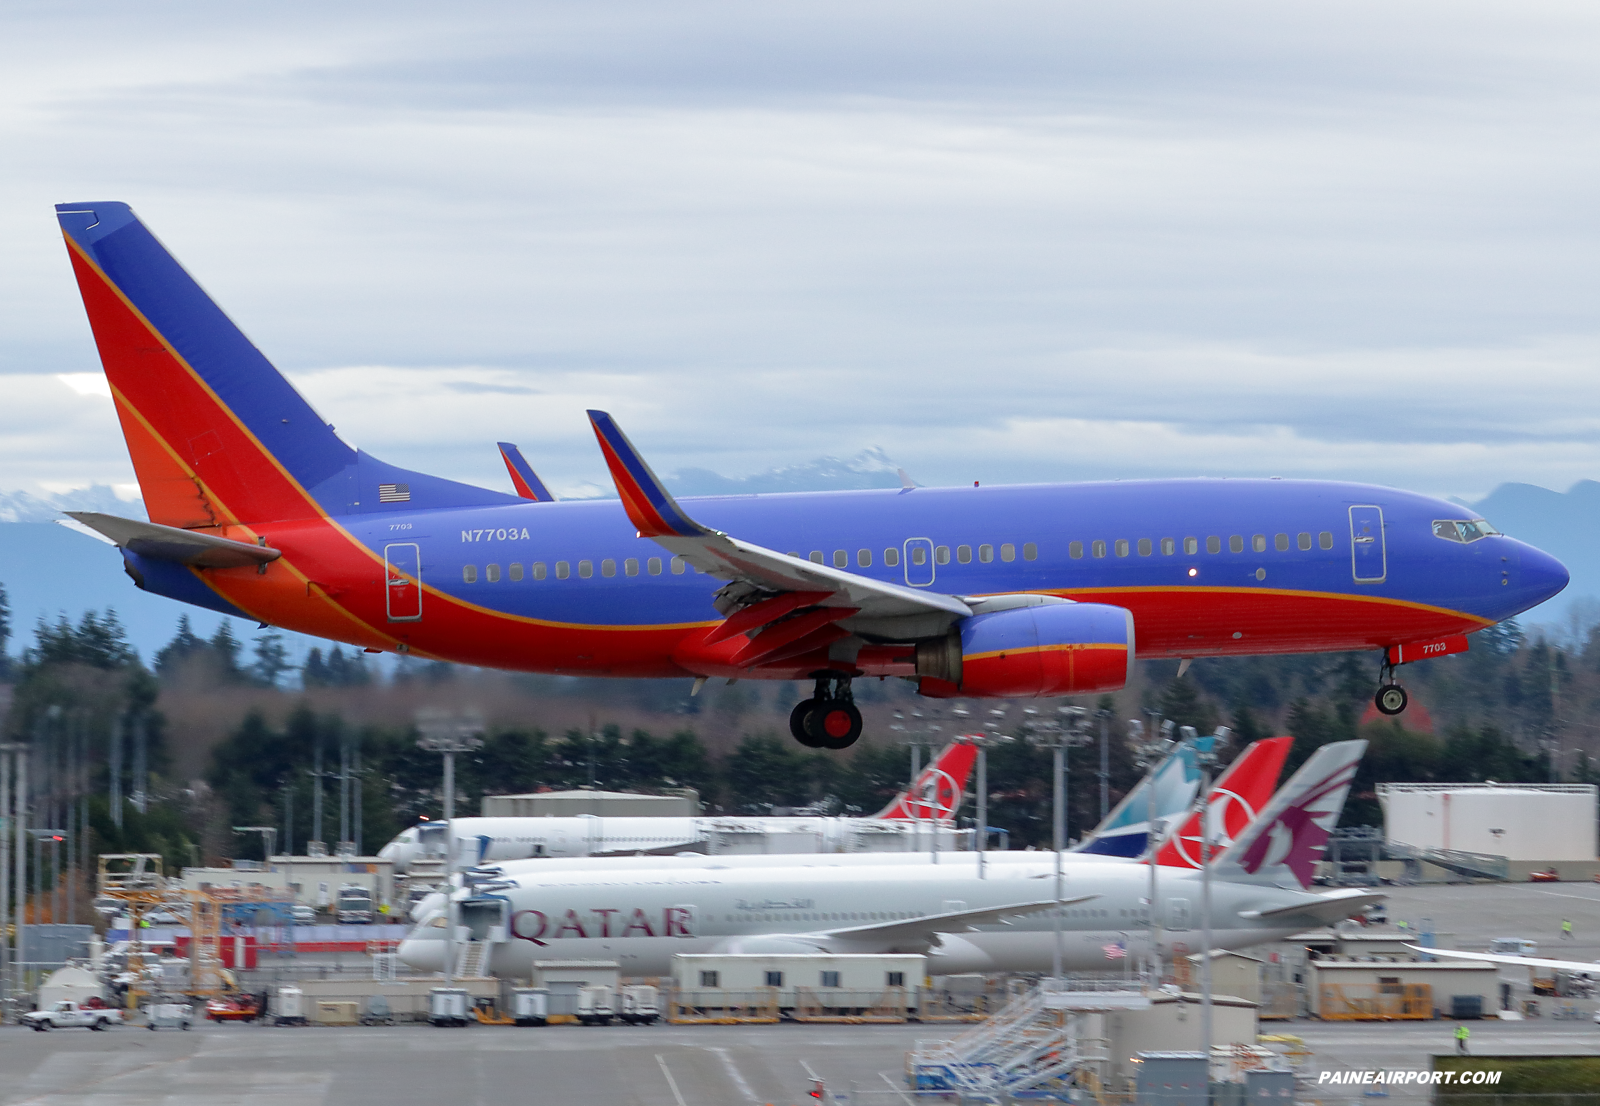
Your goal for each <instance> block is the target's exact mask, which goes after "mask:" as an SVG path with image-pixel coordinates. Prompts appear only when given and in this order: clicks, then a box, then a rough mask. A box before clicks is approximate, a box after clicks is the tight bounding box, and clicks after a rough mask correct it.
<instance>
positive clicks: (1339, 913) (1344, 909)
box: [1239, 887, 1388, 926]
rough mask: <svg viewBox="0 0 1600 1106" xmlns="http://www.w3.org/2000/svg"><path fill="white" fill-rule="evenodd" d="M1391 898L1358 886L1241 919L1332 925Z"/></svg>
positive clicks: (1243, 915)
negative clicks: (1362, 889)
mask: <svg viewBox="0 0 1600 1106" xmlns="http://www.w3.org/2000/svg"><path fill="white" fill-rule="evenodd" d="M1386 898H1388V896H1387V895H1385V894H1383V893H1382V892H1381V891H1361V890H1358V889H1357V888H1354V887H1346V888H1342V889H1341V890H1338V891H1329V892H1328V893H1327V894H1325V895H1315V896H1312V897H1309V898H1307V899H1305V900H1304V901H1302V902H1297V903H1290V904H1289V905H1288V906H1275V907H1272V908H1271V909H1269V910H1241V911H1239V917H1241V918H1245V919H1248V920H1250V921H1269V922H1284V923H1292V924H1304V925H1307V926H1312V925H1330V924H1332V923H1334V922H1338V921H1342V920H1343V919H1345V918H1349V917H1352V916H1353V915H1356V914H1359V913H1360V912H1361V911H1363V910H1365V909H1366V908H1367V907H1369V906H1372V905H1373V904H1375V903H1380V902H1383V901H1384V899H1386Z"/></svg>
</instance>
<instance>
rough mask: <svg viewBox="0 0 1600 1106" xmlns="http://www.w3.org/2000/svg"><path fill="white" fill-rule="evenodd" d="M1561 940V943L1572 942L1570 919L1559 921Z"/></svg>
mask: <svg viewBox="0 0 1600 1106" xmlns="http://www.w3.org/2000/svg"><path fill="white" fill-rule="evenodd" d="M1561 939H1562V940H1563V941H1570V940H1572V919H1571V918H1562V919H1561Z"/></svg>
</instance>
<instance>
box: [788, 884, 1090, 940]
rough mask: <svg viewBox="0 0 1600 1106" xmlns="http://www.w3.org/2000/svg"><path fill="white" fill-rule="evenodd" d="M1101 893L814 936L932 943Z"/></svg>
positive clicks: (835, 931)
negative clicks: (949, 936)
mask: <svg viewBox="0 0 1600 1106" xmlns="http://www.w3.org/2000/svg"><path fill="white" fill-rule="evenodd" d="M1099 897H1100V896H1099V895H1078V896H1076V897H1074V898H1070V899H1062V900H1061V901H1060V902H1059V903H1058V902H1057V901H1056V900H1055V899H1040V900H1036V901H1034V902H1018V903H1010V904H1009V905H1006V906H986V907H984V908H982V909H981V910H952V911H949V912H948V913H944V914H923V915H922V916H921V917H917V918H901V919H899V920H897V921H893V922H874V923H872V924H871V925H864V926H851V927H849V928H848V929H829V930H824V931H823V932H822V933H820V934H813V935H812V936H821V937H828V938H832V939H838V940H844V941H851V940H867V941H886V942H910V941H924V942H928V943H930V944H931V943H932V942H934V941H936V940H938V938H939V935H940V934H941V933H962V932H964V931H966V930H971V929H976V928H978V927H979V926H982V925H995V924H997V923H1000V922H1004V921H1006V920H1007V919H1008V918H1017V917H1021V916H1022V915H1024V914H1037V913H1039V912H1040V911H1041V910H1050V909H1051V908H1053V907H1055V906H1058V905H1059V906H1073V905H1075V904H1077V903H1080V902H1088V901H1089V900H1090V899H1098V898H1099Z"/></svg>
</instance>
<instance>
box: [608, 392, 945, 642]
mask: <svg viewBox="0 0 1600 1106" xmlns="http://www.w3.org/2000/svg"><path fill="white" fill-rule="evenodd" d="M589 420H590V422H591V423H593V425H594V432H595V437H597V438H598V439H599V441H600V450H601V452H602V453H603V454H605V459H606V465H607V467H608V468H609V469H610V470H611V477H612V479H613V480H614V481H615V482H616V485H617V493H618V495H620V496H621V497H622V505H623V508H624V509H625V510H626V511H627V512H628V518H629V520H630V521H631V522H632V523H633V525H634V526H635V527H636V528H637V529H638V531H639V536H640V537H641V538H650V539H651V540H652V541H654V542H656V544H658V545H660V546H661V547H663V548H664V549H666V550H668V551H669V552H671V553H672V554H674V555H675V556H678V557H681V558H683V559H684V560H685V561H687V562H688V563H689V564H691V565H693V566H694V567H695V568H697V569H699V570H700V571H701V572H703V573H705V574H706V575H708V576H712V577H715V578H716V579H719V580H726V581H727V585H726V586H725V587H723V588H722V589H721V590H720V591H718V592H717V596H716V600H715V602H716V606H717V609H718V610H719V611H721V612H722V613H723V614H724V615H726V616H728V617H727V619H726V621H724V622H723V623H722V624H721V625H719V626H716V627H713V628H712V629H711V630H710V631H709V632H708V633H707V635H706V637H705V638H704V639H703V640H702V642H701V643H700V645H701V647H702V648H704V649H706V650H712V649H714V648H716V647H719V646H720V648H719V649H716V651H717V653H718V655H719V658H720V659H721V661H722V663H726V664H731V665H735V666H741V665H743V666H753V665H756V664H761V663H767V662H772V661H776V660H778V659H781V658H783V657H788V656H793V655H795V654H797V653H799V652H802V651H806V650H808V649H814V648H820V647H821V646H822V645H824V644H829V643H831V642H833V641H837V640H840V639H841V638H844V637H848V636H850V634H851V633H853V632H856V631H858V630H864V629H866V628H867V627H868V626H870V627H871V632H872V633H873V634H874V636H877V637H879V638H881V639H883V640H896V641H912V640H917V639H922V638H931V637H937V636H939V635H941V634H943V633H944V632H945V631H946V630H948V629H949V628H950V626H951V625H952V624H953V623H954V622H955V621H956V620H957V619H962V618H966V617H967V616H969V615H971V614H972V613H973V612H974V608H973V606H972V605H971V604H969V603H967V602H964V601H963V600H961V599H958V598H956V597H954V596H950V595H940V594H938V593H936V592H926V591H919V590H917V589H916V588H908V587H905V586H903V585H900V584H891V583H887V582H885V581H882V580H874V579H871V578H869V577H866V576H859V575H857V574H856V573H853V572H846V571H845V570H843V569H839V568H833V567H831V566H829V565H822V564H817V563H815V562H813V561H808V560H802V559H801V558H799V557H791V556H789V555H788V554H786V553H779V552H776V551H774V550H771V549H765V548H763V547H761V546H759V545H753V544H751V543H750V542H746V541H741V540H739V539H738V538H735V537H731V536H729V535H727V534H724V533H722V532H721V531H718V530H712V529H709V528H708V527H705V526H702V525H700V524H699V523H698V522H695V521H694V520H693V519H691V518H690V517H689V516H688V514H686V513H685V512H684V510H683V509H682V508H681V507H679V506H678V504H677V502H676V501H675V500H674V499H673V498H672V496H671V494H670V493H668V491H667V489H666V488H665V487H664V486H663V485H662V483H661V481H660V480H659V479H657V477H656V475H655V473H654V472H652V471H651V470H650V466H649V465H648V464H646V463H645V460H644V458H643V457H641V456H640V455H639V452H638V451H637V450H636V449H634V448H633V444H632V443H631V442H629V441H628V439H627V436H626V435H624V434H623V433H622V430H621V428H620V427H618V426H617V424H616V421H615V420H614V419H612V417H611V416H610V415H608V414H606V413H605V412H604V411H590V412H589ZM847 620H848V622H847ZM841 623H846V624H845V625H840V624H841ZM740 634H746V635H753V636H750V637H749V639H748V640H747V641H743V642H735V641H733V640H732V639H734V638H736V637H737V636H738V635H740Z"/></svg>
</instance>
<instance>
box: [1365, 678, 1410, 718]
mask: <svg viewBox="0 0 1600 1106" xmlns="http://www.w3.org/2000/svg"><path fill="white" fill-rule="evenodd" d="M1372 701H1373V703H1374V704H1375V705H1376V706H1377V708H1378V713H1380V714H1388V715H1395V714H1399V713H1400V712H1402V711H1403V710H1405V709H1406V706H1407V705H1408V704H1409V703H1410V702H1411V697H1410V696H1409V695H1407V694H1406V689H1405V688H1403V687H1401V686H1400V685H1399V684H1384V685H1383V686H1382V687H1380V688H1379V689H1378V694H1376V695H1374V696H1373V697H1372Z"/></svg>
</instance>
